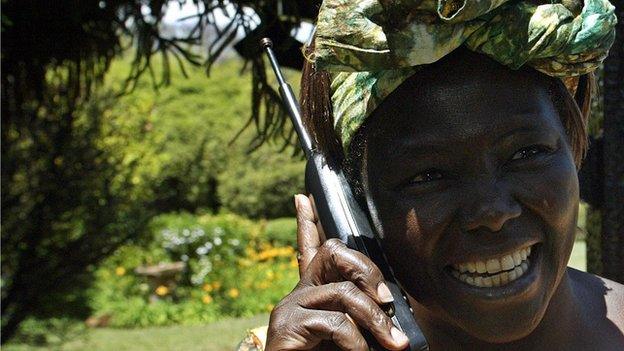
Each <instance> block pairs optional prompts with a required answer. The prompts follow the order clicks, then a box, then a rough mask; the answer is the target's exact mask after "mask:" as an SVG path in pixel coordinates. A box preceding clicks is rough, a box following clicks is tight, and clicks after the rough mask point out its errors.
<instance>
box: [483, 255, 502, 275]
mask: <svg viewBox="0 0 624 351" xmlns="http://www.w3.org/2000/svg"><path fill="white" fill-rule="evenodd" d="M485 267H486V268H487V271H488V273H490V274H494V273H498V272H500V270H501V264H500V261H499V260H498V259H496V258H494V259H490V260H487V263H486V264H485Z"/></svg>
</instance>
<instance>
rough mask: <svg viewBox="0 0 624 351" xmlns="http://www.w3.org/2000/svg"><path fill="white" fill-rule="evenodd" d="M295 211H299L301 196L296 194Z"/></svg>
mask: <svg viewBox="0 0 624 351" xmlns="http://www.w3.org/2000/svg"><path fill="white" fill-rule="evenodd" d="M295 209H296V210H297V211H299V194H295Z"/></svg>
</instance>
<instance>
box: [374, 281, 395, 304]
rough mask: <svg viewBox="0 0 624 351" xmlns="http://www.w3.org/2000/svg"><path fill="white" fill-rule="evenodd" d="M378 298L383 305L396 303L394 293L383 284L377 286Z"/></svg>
mask: <svg viewBox="0 0 624 351" xmlns="http://www.w3.org/2000/svg"><path fill="white" fill-rule="evenodd" d="M377 296H379V300H381V302H383V303H388V302H392V301H394V297H392V293H391V292H390V289H388V286H387V285H386V283H384V282H381V283H379V285H378V286H377Z"/></svg>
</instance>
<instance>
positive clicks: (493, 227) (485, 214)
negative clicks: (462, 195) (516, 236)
mask: <svg viewBox="0 0 624 351" xmlns="http://www.w3.org/2000/svg"><path fill="white" fill-rule="evenodd" d="M470 188H471V190H470V191H468V192H467V199H466V202H465V203H466V206H465V207H464V208H463V209H462V211H461V212H462V214H461V217H462V218H461V222H462V229H464V230H465V231H474V230H476V229H479V228H481V227H484V228H486V229H488V230H490V231H492V232H497V231H499V230H501V229H502V228H503V225H505V222H507V221H508V220H510V219H513V218H516V217H518V216H520V214H521V213H522V207H520V204H519V203H518V202H517V201H516V199H514V198H513V196H512V195H511V193H510V192H509V189H507V186H506V185H504V184H500V183H499V182H496V181H493V182H488V183H479V184H473V185H471V186H470Z"/></svg>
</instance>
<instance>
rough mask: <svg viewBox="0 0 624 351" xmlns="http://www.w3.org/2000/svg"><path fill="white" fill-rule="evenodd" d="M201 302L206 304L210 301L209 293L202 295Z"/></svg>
mask: <svg viewBox="0 0 624 351" xmlns="http://www.w3.org/2000/svg"><path fill="white" fill-rule="evenodd" d="M202 302H203V303H205V304H206V305H207V304H209V303H211V302H212V297H211V296H210V295H204V296H202Z"/></svg>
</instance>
